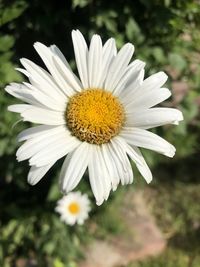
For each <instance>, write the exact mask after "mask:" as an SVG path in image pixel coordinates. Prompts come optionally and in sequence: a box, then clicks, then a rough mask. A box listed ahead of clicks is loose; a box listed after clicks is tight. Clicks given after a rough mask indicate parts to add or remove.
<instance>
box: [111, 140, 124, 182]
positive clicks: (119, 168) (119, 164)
mask: <svg viewBox="0 0 200 267" xmlns="http://www.w3.org/2000/svg"><path fill="white" fill-rule="evenodd" d="M107 147H108V149H109V152H110V156H111V158H112V160H113V162H114V163H115V167H116V172H117V178H118V179H119V180H120V181H121V182H122V184H124V183H125V175H127V170H126V169H125V168H126V164H125V162H124V156H123V157H121V150H120V152H118V149H117V148H116V144H115V143H113V142H110V143H108V144H107Z"/></svg>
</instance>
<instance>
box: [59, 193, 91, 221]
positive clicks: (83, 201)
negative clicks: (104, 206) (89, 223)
mask: <svg viewBox="0 0 200 267" xmlns="http://www.w3.org/2000/svg"><path fill="white" fill-rule="evenodd" d="M90 209H91V208H90V201H89V199H88V196H87V195H86V194H83V195H81V193H80V192H71V193H69V194H68V195H66V196H64V197H63V198H61V199H60V200H59V201H58V202H57V206H56V208H55V210H56V211H57V212H58V213H60V218H61V221H64V222H65V223H66V224H69V225H74V224H75V223H77V224H83V223H84V221H85V220H86V219H87V218H88V213H89V211H90Z"/></svg>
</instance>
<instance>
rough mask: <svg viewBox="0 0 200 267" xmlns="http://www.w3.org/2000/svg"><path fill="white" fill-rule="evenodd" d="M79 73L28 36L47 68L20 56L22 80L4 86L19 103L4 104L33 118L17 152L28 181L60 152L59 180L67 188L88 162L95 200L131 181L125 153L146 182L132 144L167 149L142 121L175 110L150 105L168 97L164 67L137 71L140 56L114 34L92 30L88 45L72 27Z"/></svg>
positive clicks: (172, 116)
mask: <svg viewBox="0 0 200 267" xmlns="http://www.w3.org/2000/svg"><path fill="white" fill-rule="evenodd" d="M72 41H73V46H74V53H75V59H76V64H77V68H78V73H79V78H78V77H77V76H76V75H75V74H74V73H73V72H72V70H71V68H70V66H69V64H68V62H67V61H66V59H65V57H64V56H63V54H62V53H61V51H60V50H59V49H58V48H57V47H56V46H55V45H52V46H50V47H47V46H45V45H43V44H41V43H38V42H37V43H35V44H34V47H35V49H36V51H37V52H38V54H39V55H40V57H41V58H42V60H43V61H44V63H45V65H46V67H47V69H48V72H47V71H46V70H44V69H42V68H41V67H39V66H38V65H36V64H35V63H33V62H32V61H30V60H28V59H25V58H22V59H21V63H22V65H23V66H24V68H25V69H18V70H19V71H21V72H22V73H24V74H25V75H26V76H27V77H28V79H29V83H28V82H24V83H22V84H17V83H11V84H10V85H8V86H7V87H6V91H7V92H8V93H10V94H11V95H13V96H15V97H17V98H19V99H21V100H22V101H24V102H26V103H27V104H17V105H12V106H9V110H10V111H13V112H17V113H20V115H21V117H22V119H23V120H24V121H29V122H33V123H37V124H40V125H38V126H35V127H32V128H29V129H27V130H24V131H23V132H21V133H20V134H19V136H18V141H20V142H21V141H25V143H24V144H22V146H21V147H20V148H19V149H18V151H17V160H18V161H22V160H26V159H29V164H30V166H31V169H30V172H29V174H28V182H29V183H30V184H32V185H34V184H36V183H37V182H38V181H39V180H40V179H41V178H42V177H43V176H44V175H45V174H46V172H47V171H48V170H49V169H50V168H51V167H52V166H53V165H54V163H55V162H56V161H57V160H58V159H60V158H62V157H64V156H66V155H67V156H66V158H65V160H64V163H63V166H62V169H61V173H60V186H61V190H62V191H63V192H64V193H68V192H70V191H72V190H73V189H74V188H75V187H76V186H77V185H78V183H79V182H80V180H81V178H82V176H83V174H84V172H85V171H86V169H87V168H88V171H89V180H90V184H91V188H92V191H93V193H94V196H95V198H96V203H97V205H101V204H102V203H103V201H104V200H107V199H108V196H109V194H110V191H111V189H112V190H113V191H114V190H116V188H117V186H118V184H119V183H121V184H122V185H125V184H130V183H132V182H133V172H132V168H131V164H130V161H129V158H130V159H131V160H133V161H134V162H135V164H136V166H137V168H138V170H139V172H140V173H141V174H142V176H143V177H144V179H145V180H146V181H147V183H150V182H151V180H152V174H151V171H150V169H149V168H148V166H147V164H146V162H145V160H144V158H143V156H142V154H141V152H140V150H139V148H138V147H142V148H147V149H151V150H153V151H156V152H158V153H161V154H164V155H165V156H168V157H173V156H174V154H175V147H174V146H173V145H171V144H169V143H168V142H167V141H165V140H164V139H162V138H161V137H159V136H158V135H156V134H154V133H152V132H150V131H149V129H151V128H153V127H157V126H161V125H164V124H178V123H179V121H181V120H182V119H183V116H182V113H181V112H180V111H179V110H177V109H173V108H164V107H154V106H156V105H157V104H159V103H161V102H162V101H164V100H166V99H167V98H169V97H170V95H171V92H170V91H169V90H168V89H167V88H162V86H163V85H164V83H165V82H166V80H167V75H166V74H165V73H164V72H158V73H156V74H153V75H151V76H150V77H148V78H146V79H144V66H145V63H144V62H142V61H140V60H134V61H132V62H131V63H130V61H131V58H132V56H133V53H134V46H133V45H132V44H130V43H127V44H125V45H124V46H123V47H122V48H121V49H120V51H118V52H117V49H116V45H115V40H114V39H113V38H111V39H109V40H108V41H107V42H106V43H105V44H104V45H103V44H102V40H101V38H100V36H99V35H96V34H95V35H93V37H92V39H91V42H90V45H89V48H88V46H87V44H86V42H85V39H84V37H83V35H82V34H81V33H80V31H78V30H76V31H72Z"/></svg>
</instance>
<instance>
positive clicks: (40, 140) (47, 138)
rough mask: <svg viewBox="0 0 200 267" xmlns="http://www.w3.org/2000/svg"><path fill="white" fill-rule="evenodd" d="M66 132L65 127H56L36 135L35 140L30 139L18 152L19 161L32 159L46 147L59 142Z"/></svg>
mask: <svg viewBox="0 0 200 267" xmlns="http://www.w3.org/2000/svg"><path fill="white" fill-rule="evenodd" d="M64 132H66V134H67V129H65V128H64V127H63V126H59V127H54V128H51V129H49V130H47V131H42V132H40V134H36V135H35V136H33V138H30V139H28V140H27V141H26V142H25V143H24V144H23V145H21V146H20V148H19V149H18V150H17V153H16V155H17V159H18V161H22V160H25V159H28V158H30V157H32V156H33V155H34V154H35V153H37V152H39V151H41V150H42V149H45V147H46V146H48V145H49V144H51V143H52V142H55V141H57V140H59V137H60V136H62V134H63V133H64Z"/></svg>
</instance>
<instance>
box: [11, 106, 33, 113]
mask: <svg viewBox="0 0 200 267" xmlns="http://www.w3.org/2000/svg"><path fill="white" fill-rule="evenodd" d="M30 107H31V106H30V105H27V104H16V105H10V106H8V110H9V111H11V112H16V113H23V112H24V111H26V110H27V109H29V108H30Z"/></svg>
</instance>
